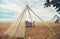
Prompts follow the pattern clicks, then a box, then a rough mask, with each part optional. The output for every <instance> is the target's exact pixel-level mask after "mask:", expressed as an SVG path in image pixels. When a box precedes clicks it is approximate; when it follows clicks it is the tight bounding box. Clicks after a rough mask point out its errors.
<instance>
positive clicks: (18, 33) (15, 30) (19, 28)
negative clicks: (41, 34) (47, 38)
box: [4, 5, 52, 37]
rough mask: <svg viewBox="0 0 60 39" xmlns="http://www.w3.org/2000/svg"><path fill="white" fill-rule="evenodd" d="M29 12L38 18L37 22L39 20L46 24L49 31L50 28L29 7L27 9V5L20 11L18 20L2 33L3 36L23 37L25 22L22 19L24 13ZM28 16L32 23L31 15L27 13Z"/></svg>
mask: <svg viewBox="0 0 60 39" xmlns="http://www.w3.org/2000/svg"><path fill="white" fill-rule="evenodd" d="M29 10H30V11H31V12H33V14H34V15H35V16H36V17H37V18H39V20H41V21H42V22H43V23H45V24H46V26H48V27H49V28H50V29H51V30H52V28H51V27H50V26H49V25H48V24H47V23H46V22H44V20H42V19H41V18H40V17H39V16H38V15H37V14H36V13H35V12H34V11H33V10H32V9H31V8H30V7H28V5H27V6H26V7H25V8H24V10H23V11H22V13H21V14H20V15H19V16H18V18H17V19H16V21H15V22H14V23H13V24H12V25H11V26H10V27H9V28H8V29H7V30H6V31H5V32H4V34H8V35H9V36H15V37H24V36H25V26H26V25H25V22H24V21H22V19H23V17H24V16H25V15H24V14H25V12H26V11H28V12H29ZM29 16H30V19H31V22H32V17H31V14H30V12H29Z"/></svg>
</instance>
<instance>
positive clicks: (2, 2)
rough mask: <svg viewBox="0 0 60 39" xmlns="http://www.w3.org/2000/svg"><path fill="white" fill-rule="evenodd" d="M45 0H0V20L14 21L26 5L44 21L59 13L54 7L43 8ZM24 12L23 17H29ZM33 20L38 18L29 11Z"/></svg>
mask: <svg viewBox="0 0 60 39" xmlns="http://www.w3.org/2000/svg"><path fill="white" fill-rule="evenodd" d="M45 1H46V0H0V21H9V22H11V21H15V20H16V19H17V17H18V16H19V14H21V12H22V11H23V9H24V8H25V7H26V5H28V6H29V7H30V8H31V9H32V10H33V11H34V12H36V14H37V15H38V16H39V17H40V18H41V19H43V20H44V21H50V19H52V18H53V17H54V16H55V15H59V14H58V12H56V10H55V8H53V7H52V6H51V7H48V8H44V3H45ZM27 13H28V12H26V15H25V18H24V19H26V20H28V19H29V16H28V14H27ZM31 16H32V18H33V20H35V21H39V20H37V19H38V18H37V17H36V16H34V14H32V12H31Z"/></svg>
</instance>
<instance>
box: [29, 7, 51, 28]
mask: <svg viewBox="0 0 60 39" xmlns="http://www.w3.org/2000/svg"><path fill="white" fill-rule="evenodd" d="M29 9H30V8H29ZM30 10H31V11H32V12H33V14H35V15H36V16H37V17H38V18H39V19H40V20H41V21H42V22H44V21H43V20H42V19H41V18H40V17H39V16H38V15H37V14H36V13H35V12H34V11H33V10H32V9H30ZM44 23H45V24H46V25H47V26H48V27H50V26H49V25H48V24H47V23H46V22H44Z"/></svg>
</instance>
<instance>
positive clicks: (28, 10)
mask: <svg viewBox="0 0 60 39" xmlns="http://www.w3.org/2000/svg"><path fill="white" fill-rule="evenodd" d="M28 13H29V16H30V19H31V22H33V20H32V17H31V14H30V11H29V9H28Z"/></svg>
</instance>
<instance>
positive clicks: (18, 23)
mask: <svg viewBox="0 0 60 39" xmlns="http://www.w3.org/2000/svg"><path fill="white" fill-rule="evenodd" d="M26 10H27V8H25V11H23V12H22V13H23V15H22V16H21V19H19V20H20V21H19V23H18V27H17V29H16V32H17V31H18V29H19V27H20V26H19V25H20V24H21V21H22V19H23V16H24V14H25V12H26ZM15 34H16V33H15ZM15 34H14V35H15Z"/></svg>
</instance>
